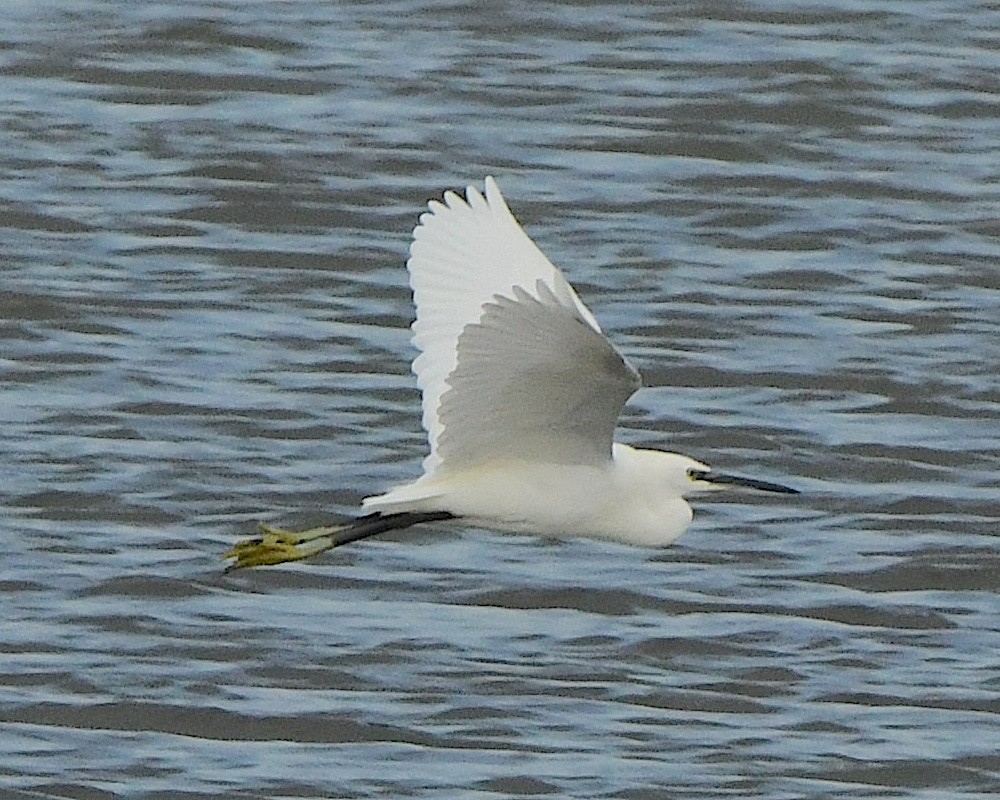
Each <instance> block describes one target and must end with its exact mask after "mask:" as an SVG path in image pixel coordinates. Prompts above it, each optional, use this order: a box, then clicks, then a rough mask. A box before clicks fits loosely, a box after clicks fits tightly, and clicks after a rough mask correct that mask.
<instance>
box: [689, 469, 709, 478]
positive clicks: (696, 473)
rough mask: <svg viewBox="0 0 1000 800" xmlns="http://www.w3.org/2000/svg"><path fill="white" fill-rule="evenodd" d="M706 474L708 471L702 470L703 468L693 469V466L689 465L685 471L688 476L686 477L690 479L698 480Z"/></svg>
mask: <svg viewBox="0 0 1000 800" xmlns="http://www.w3.org/2000/svg"><path fill="white" fill-rule="evenodd" d="M707 474H708V473H707V472H705V470H703V469H695V468H694V467H691V468H690V469H689V470H688V471H687V476H688V478H689V479H690V480H692V481H700V480H701V479H702V478H704V477H705V476H706V475H707Z"/></svg>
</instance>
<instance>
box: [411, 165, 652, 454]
mask: <svg viewBox="0 0 1000 800" xmlns="http://www.w3.org/2000/svg"><path fill="white" fill-rule="evenodd" d="M428 207H429V209H430V210H429V211H428V212H426V213H424V214H423V215H421V217H420V223H419V225H417V227H416V229H415V230H414V232H413V243H412V245H411V247H410V259H409V261H408V262H407V269H408V270H409V272H410V285H411V286H412V288H413V297H414V302H415V303H416V307H417V319H416V322H414V324H413V343H414V345H416V347H417V348H418V349H419V350H420V351H421V352H420V355H418V356H417V358H416V360H415V361H414V362H413V371H414V372H415V373H416V376H417V383H418V385H419V386H420V389H421V391H422V393H423V424H424V428H425V429H426V430H427V434H428V438H429V440H430V447H431V452H430V455H428V456H427V458H426V459H425V460H424V470H425V472H426V473H430V472H433V471H434V470H435V469H436V468H437V467H438V465H439V464H441V462H442V459H444V458H448V459H449V460H450V459H452V458H454V459H456V461H458V460H461V461H465V460H467V459H468V458H470V457H471V453H472V451H471V450H470V447H469V446H466V445H463V444H459V440H460V437H461V438H462V439H464V438H465V437H466V436H470V437H471V438H470V439H469V440H468V441H470V442H471V441H475V442H477V444H478V445H479V446H484V445H486V444H487V443H488V442H487V439H488V437H489V436H491V433H490V431H491V430H492V431H493V433H495V432H496V431H497V430H498V428H497V427H496V426H497V425H503V424H507V423H509V422H510V420H509V414H510V410H509V409H508V410H507V411H504V410H503V408H502V404H503V403H506V402H509V401H511V400H512V399H513V398H511V397H505V398H504V399H503V400H501V399H500V398H499V397H498V398H497V401H496V402H495V403H493V404H492V408H490V407H489V406H490V404H489V402H488V399H489V395H490V393H491V392H493V391H495V389H496V388H497V387H496V386H492V385H490V384H487V383H482V384H481V385H480V386H479V387H478V388H477V386H476V384H477V382H478V381H483V380H487V379H488V378H489V376H488V374H487V373H488V359H487V349H486V348H496V350H497V352H498V353H500V354H503V356H504V358H505V359H506V360H507V362H508V364H510V363H511V360H512V359H515V358H517V357H525V358H527V359H528V360H529V361H532V360H533V362H534V366H535V367H539V366H541V365H542V364H547V365H548V366H549V367H551V368H553V369H556V370H558V365H557V363H556V360H557V359H559V358H562V357H564V356H565V355H566V353H565V351H564V352H563V353H561V354H560V353H559V352H558V351H557V350H556V348H557V347H566V346H574V347H577V348H582V355H583V356H584V359H585V360H584V362H582V363H581V365H580V366H585V368H589V367H593V368H595V369H596V370H597V373H595V375H594V376H592V377H591V378H590V379H588V378H587V377H586V376H583V375H580V376H579V380H578V382H577V384H578V385H577V386H575V387H573V388H568V387H567V390H566V392H567V393H566V396H565V397H563V398H562V402H563V405H564V406H574V405H576V404H577V401H582V399H583V398H582V394H581V392H585V391H587V390H590V391H592V392H593V391H596V390H597V389H598V388H599V387H600V388H601V391H603V390H604V389H606V388H607V386H608V384H609V381H610V382H612V383H613V382H614V380H615V379H617V380H618V382H619V383H618V384H617V386H618V389H617V391H615V392H613V394H614V400H613V401H612V402H610V403H607V402H601V400H600V397H594V396H593V395H591V396H590V398H589V400H590V402H596V403H597V404H598V407H600V408H601V409H603V410H602V411H601V412H598V411H594V410H591V411H589V412H587V413H588V414H589V415H590V422H589V426H590V429H591V430H590V434H589V435H591V436H598V435H597V434H596V433H595V432H596V430H597V428H600V434H599V438H600V440H601V442H600V444H598V445H595V446H596V447H597V449H602V450H603V449H606V450H607V452H608V454H610V446H611V439H610V434H611V430H607V431H605V429H606V428H608V424H609V423H608V421H607V420H606V419H603V418H602V421H601V423H600V424H597V423H596V422H595V417H597V416H600V415H601V414H602V413H603V416H604V417H607V416H608V415H609V414H610V413H611V411H612V407H614V417H613V418H612V419H611V421H610V426H611V429H613V427H614V423H615V420H616V419H617V415H618V412H619V411H620V410H621V405H622V404H623V403H624V402H625V399H626V398H627V397H628V395H630V394H631V393H632V392H633V391H634V390H635V388H637V386H638V376H637V373H635V371H634V370H633V369H632V368H631V367H629V366H628V365H627V364H626V363H625V362H624V360H623V359H622V358H621V356H620V354H619V353H618V351H617V350H615V349H614V347H613V346H612V345H611V344H610V343H609V342H608V341H607V340H606V339H605V338H604V336H603V334H602V333H601V328H600V326H599V325H598V324H597V321H596V320H595V319H594V316H593V315H592V314H591V313H590V311H589V310H588V309H587V308H586V306H584V305H583V303H582V302H581V301H580V299H579V297H577V295H576V292H574V291H573V288H572V287H571V286H570V285H569V283H568V282H567V281H566V279H565V278H564V277H563V276H562V274H561V273H560V272H559V270H557V269H556V268H555V266H553V265H552V263H551V262H550V261H549V260H548V259H547V258H546V257H545V255H544V254H543V253H542V251H541V250H539V249H538V247H537V246H536V245H535V243H534V242H533V241H531V239H530V238H529V237H528V235H527V234H526V233H525V232H524V230H523V229H522V228H521V226H520V225H519V224H518V222H517V220H516V219H514V216H513V214H511V212H510V210H509V209H508V208H507V204H506V203H505V202H504V199H503V197H502V196H501V194H500V189H499V188H498V187H497V185H496V182H495V181H494V180H493V178H490V177H488V178H486V196H485V197H484V196H483V195H482V194H480V193H479V191H478V190H476V189H474V188H472V187H469V188H468V189H467V190H466V199H465V200H463V199H462V198H461V197H459V196H458V195H456V194H455V193H453V192H448V193H446V194H445V195H444V202H443V203H442V202H438V201H431V202H430V203H429V204H428ZM515 290H518V291H515ZM532 300H534V301H537V303H536V304H535V305H536V306H537V307H534V306H532V304H531V301H532ZM494 309H499V310H494ZM540 309H546V310H547V312H550V313H551V314H552V317H551V321H550V322H548V323H546V322H544V321H543V317H544V316H545V315H543V314H540V313H539V310H540ZM529 324H530V325H534V326H535V328H536V332H537V333H540V334H541V333H543V332H544V335H545V336H552V337H554V338H553V339H552V340H551V341H552V346H551V348H550V350H549V352H548V353H541V352H534V353H529V352H527V351H526V350H525V349H524V346H523V342H522V344H520V345H519V344H514V343H512V342H510V341H508V338H507V337H508V334H512V333H514V330H513V328H511V327H510V326H512V325H514V326H519V325H529ZM470 325H480V329H479V332H478V333H472V332H470V333H469V337H470V347H469V353H470V358H471V361H470V364H469V366H468V369H466V368H465V366H464V364H463V365H462V369H461V370H460V371H459V373H458V374H457V375H455V376H454V378H453V379H451V376H452V373H454V372H455V370H456V367H459V366H460V364H459V358H460V352H461V351H462V350H463V347H462V346H460V337H462V335H463V332H464V331H466V329H467V328H468V326H470ZM556 341H558V344H556ZM598 342H600V343H601V344H598ZM471 344H475V347H471ZM477 348H478V349H477ZM519 348H520V349H519ZM473 350H475V351H476V352H477V353H478V355H472V352H473ZM493 357H494V356H490V358H493ZM615 360H617V362H618V364H620V365H622V366H611V365H612V364H613V363H614V362H615ZM622 369H624V370H625V371H626V372H621V370H622ZM521 374H522V377H521V378H510V379H508V384H507V385H508V388H513V387H515V386H516V385H517V380H523V375H524V374H526V373H524V371H523V370H522V372H521ZM536 374H537V373H536ZM446 393H449V397H448V398H446V397H445V395H446ZM464 398H468V402H469V403H470V406H469V409H471V408H475V409H476V410H477V413H478V415H479V416H470V415H469V414H468V413H467V411H468V409H465V407H464V406H463V402H464ZM443 401H444V402H443ZM619 401H620V402H619ZM516 407H517V403H516V402H515V405H514V408H516ZM580 407H581V408H582V406H580ZM463 409H465V410H463ZM534 413H535V419H534V422H533V423H532V424H533V425H534V427H535V428H536V429H538V428H542V427H544V425H543V424H542V422H543V421H542V420H541V419H540V418H539V417H538V412H537V411H536V412H534ZM552 422H553V426H552V428H551V430H552V431H553V433H554V434H555V433H556V432H557V431H559V430H560V426H559V424H558V422H557V420H552ZM477 423H478V424H477ZM453 425H454V426H455V428H456V430H455V433H454V436H452V435H451V434H450V432H449V434H448V435H447V436H446V435H445V431H446V429H450V428H451V427H452V426H453ZM563 427H565V426H563ZM458 428H461V429H462V431H463V432H462V433H461V435H460V434H459V433H458V430H457V429H458ZM476 431H479V434H478V435H473V434H475V433H476ZM605 433H606V434H607V436H606V437H605ZM549 438H550V441H551V437H549ZM605 438H606V441H604V440H605ZM449 441H450V444H448V443H447V442H449ZM512 446H513V439H508V441H507V444H505V445H504V449H505V450H508V449H510V447H512ZM593 451H594V447H591V448H590V452H593ZM479 453H480V458H482V457H483V456H484V455H486V453H484V451H482V450H480V451H479ZM525 455H533V456H534V455H537V454H536V453H532V454H525ZM607 457H610V455H608V456H607ZM587 460H590V459H589V458H588V459H587Z"/></svg>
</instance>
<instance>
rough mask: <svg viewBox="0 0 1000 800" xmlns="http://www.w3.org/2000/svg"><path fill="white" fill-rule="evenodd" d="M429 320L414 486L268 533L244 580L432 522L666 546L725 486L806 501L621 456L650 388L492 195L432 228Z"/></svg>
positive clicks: (467, 203) (427, 260)
mask: <svg viewBox="0 0 1000 800" xmlns="http://www.w3.org/2000/svg"><path fill="white" fill-rule="evenodd" d="M407 268H408V269H409V272H410V283H411V285H412V287H413V293H414V301H415V303H416V307H417V319H416V322H415V323H414V325H413V332H414V336H413V341H414V344H415V345H416V347H417V348H418V349H419V350H420V354H419V355H418V356H417V358H416V359H415V361H414V364H413V370H414V372H415V373H416V376H417V383H418V385H419V386H420V389H421V392H422V396H423V424H424V427H425V428H426V430H427V433H428V439H429V443H430V453H429V454H428V456H427V458H425V459H424V473H423V475H421V476H420V477H419V478H417V479H416V480H415V481H413V482H412V483H408V484H406V485H404V486H400V487H397V488H395V489H392V490H390V491H388V492H386V493H385V494H381V495H377V496H373V497H368V498H366V499H365V500H364V502H363V505H364V507H365V509H366V510H367V511H369V512H371V513H370V514H368V515H367V516H364V517H361V518H359V519H358V520H356V521H354V522H352V523H348V524H347V525H342V526H333V527H328V528H316V529H313V530H312V531H305V532H303V533H290V532H287V531H281V530H276V529H270V528H265V534H264V536H263V537H260V538H258V539H253V540H249V541H246V542H242V543H240V544H238V545H237V546H236V548H234V549H233V550H232V551H231V552H230V553H229V555H230V556H232V557H235V558H236V559H237V560H236V564H235V566H236V567H242V566H255V565H259V564H269V563H278V562H281V561H289V560H294V559H298V558H305V557H307V556H311V555H315V554H316V553H317V552H322V551H323V550H326V549H329V548H330V547H335V546H337V545H339V544H343V543H345V542H348V541H354V540H355V539H359V538H363V537H365V536H369V535H373V534H374V533H381V532H382V531H384V530H390V529H392V528H401V527H408V526H410V525H414V524H417V523H420V522H428V521H438V520H444V519H451V518H456V517H457V518H462V519H464V520H467V521H469V522H472V523H474V524H478V525H483V526H489V527H497V528H502V529H505V530H513V531H519V532H526V533H536V534H542V535H548V536H590V537H596V538H601V539H608V540H614V541H621V542H627V543H631V544H638V545H653V546H656V545H666V544H669V543H670V542H672V541H674V540H675V539H676V538H677V537H678V536H680V535H681V534H682V533H683V532H684V530H685V529H686V528H687V527H688V525H689V524H690V522H691V518H692V512H691V507H690V506H689V505H688V503H687V501H686V500H685V499H684V495H686V494H689V493H691V492H695V491H704V490H710V489H713V488H719V487H720V486H723V485H740V486H746V487H749V488H756V489H762V490H765V491H774V492H786V493H793V492H794V490H791V489H788V488H786V487H784V486H780V485H778V484H773V483H768V482H766V481H759V480H755V479H750V478H736V477H733V476H729V475H718V474H716V473H713V472H712V471H711V470H710V468H709V467H708V466H707V465H705V464H702V463H700V462H698V461H695V460H693V459H690V458H688V457H686V456H682V455H678V454H675V453H665V452H662V451H659V450H644V449H639V448H633V447H630V446H628V445H624V444H619V443H615V442H614V441H613V434H614V429H615V426H616V424H617V420H618V416H619V414H620V413H621V409H622V407H623V406H624V404H625V401H626V400H627V399H628V398H629V397H630V396H631V395H632V394H633V393H634V392H635V391H636V390H637V389H638V388H639V386H640V379H639V373H638V372H637V371H636V370H635V369H634V368H633V367H632V366H631V365H630V364H629V363H628V362H627V361H626V360H625V358H624V357H623V356H622V355H621V353H619V352H618V350H617V349H616V348H615V347H614V346H613V345H612V344H611V343H610V342H609V341H608V339H607V338H606V337H605V336H604V334H603V333H602V331H601V328H600V326H599V325H598V323H597V321H596V319H595V318H594V316H593V315H592V314H591V313H590V311H589V310H588V309H587V307H586V306H585V305H584V304H583V303H582V302H581V301H580V299H579V297H577V295H576V292H574V291H573V288H572V287H571V286H570V285H569V283H568V282H567V281H566V279H565V278H564V277H563V275H562V273H560V272H559V270H558V269H556V268H555V267H554V266H553V265H552V263H551V262H549V260H548V259H547V258H546V257H545V256H544V254H542V252H541V251H540V250H539V249H538V247H537V246H536V245H535V244H534V242H532V241H531V239H530V238H529V237H528V235H527V234H526V233H525V232H524V230H523V229H522V228H521V226H520V225H519V224H518V222H517V220H515V219H514V216H513V215H512V214H511V213H510V210H509V209H508V208H507V204H506V203H505V202H504V199H503V197H502V195H501V194H500V190H499V188H498V187H497V185H496V183H495V182H494V181H493V179H492V178H487V179H486V192H485V195H484V194H481V193H480V192H479V191H478V190H476V189H474V188H471V187H470V188H469V189H468V190H467V192H466V196H465V198H464V199H463V198H461V197H459V196H458V195H456V194H454V193H452V192H448V193H446V194H445V196H444V202H438V201H432V202H431V203H430V204H429V211H428V212H426V213H425V214H423V215H422V216H421V218H420V224H419V225H418V226H417V228H416V229H415V231H414V240H413V244H412V246H411V249H410V259H409V261H408V262H407Z"/></svg>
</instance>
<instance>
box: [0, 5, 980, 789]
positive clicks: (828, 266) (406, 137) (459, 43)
mask: <svg viewBox="0 0 1000 800" xmlns="http://www.w3.org/2000/svg"><path fill="white" fill-rule="evenodd" d="M3 15H4V19H3V23H2V25H0V259H2V260H0V502H2V508H3V517H2V519H3V521H2V523H0V525H2V531H0V536H2V539H0V544H2V567H0V598H2V603H3V606H2V620H3V621H2V623H0V794H2V796H3V797H4V798H14V799H15V800H27V799H28V798H49V797H59V798H87V800H93V799H95V798H96V799H97V800H105V799H106V798H141V800H151V799H152V798H174V797H183V798H189V799H194V800H202V799H203V798H232V797H240V798H261V799H263V798H320V797H322V798H355V797H357V798H363V797H414V798H476V799H477V800H478V799H479V798H500V797H515V796H522V795H544V796H553V797H564V798H627V799H629V800H639V799H640V798H664V797H668V798H717V797H738V798H746V797H754V798H766V799H767V800H777V799H779V798H802V797H817V798H818V797H823V798H848V797H849V798H867V797H878V798H903V797H905V798H922V799H926V800H941V799H943V798H963V799H964V798H973V797H984V798H985V797H992V796H995V795H996V793H997V792H1000V667H998V661H1000V657H998V651H1000V615H998V612H1000V601H998V597H997V592H998V590H1000V542H998V537H997V534H998V531H997V516H998V512H997V503H998V492H997V485H998V481H997V469H998V455H1000V446H998V435H1000V424H998V418H1000V392H998V378H997V373H998V365H1000V261H998V255H1000V222H998V216H1000V202H998V201H1000V94H998V86H1000V79H998V75H1000V7H998V6H997V4H996V3H980V2H960V1H959V0H950V1H948V0H943V1H942V2H931V1H930V0H910V1H909V2H875V1H874V0H857V1H856V2H848V3H817V4H802V3H799V2H795V3H792V2H787V3H786V2H778V0H762V1H761V2H747V3H726V2H704V3H662V2H653V0H647V1H646V2H635V3H628V4H624V3H623V4H610V3H609V4H600V3H592V2H569V1H566V0H564V1H563V2H534V3H514V2H509V3H508V2H489V3H486V2H472V3H450V2H420V1H419V0H400V1H399V2H387V3H363V2H297V3H279V2H236V1H235V0H229V1H228V2H227V1H226V0H219V1H218V2H160V3H128V2H90V1H88V0H64V2H43V3H28V2H23V3H18V2H13V3H8V4H5V5H4V7H3ZM487 173H492V174H494V175H496V177H497V179H498V180H499V181H500V184H501V186H502V188H503V189H504V191H505V193H506V195H507V197H508V200H509V202H510V204H511V206H512V207H513V209H514V210H515V213H517V214H518V216H519V217H520V219H521V220H522V222H523V223H524V224H525V226H526V227H527V229H528V230H529V232H530V233H531V234H532V235H533V236H534V237H535V238H536V239H537V241H538V242H539V244H540V245H541V246H542V248H543V249H544V250H545V251H546V252H547V253H548V255H549V256H550V258H552V260H553V261H554V262H555V263H556V264H558V265H560V266H561V267H563V269H564V270H565V271H566V272H567V274H568V276H569V277H570V280H571V281H573V282H574V284H575V285H576V286H577V288H578V291H579V292H580V294H581V296H582V297H583V298H584V300H585V301H586V302H588V304H589V305H590V306H591V307H592V308H593V310H594V312H595V314H596V315H597V317H598V319H599V320H600V321H601V322H602V324H603V326H604V328H605V329H606V330H607V331H608V333H609V335H610V336H611V337H612V338H613V339H614V340H615V341H616V342H617V343H618V344H619V345H620V346H621V348H622V349H623V350H624V351H625V352H626V353H627V354H628V355H629V356H630V357H631V359H632V360H633V361H634V363H636V364H637V366H638V367H639V368H640V369H641V370H642V371H643V372H644V374H645V376H646V380H647V383H648V384H650V385H651V387H652V388H649V389H646V390H644V391H643V392H642V393H640V394H639V395H638V396H637V397H636V398H635V401H634V402H633V403H632V404H631V405H630V408H629V409H628V411H627V413H626V415H625V417H624V419H623V425H622V431H621V436H622V437H623V438H624V439H625V440H627V441H629V442H633V443H639V444H643V445H648V446H661V447H666V448H670V449H677V450H680V451H682V452H685V453H688V454H690V455H693V456H696V457H698V458H701V459H704V460H707V461H710V462H711V463H713V464H715V465H716V467H718V468H722V469H725V470H727V471H733V472H741V473H745V474H759V475H761V476H763V477H767V478H771V479H776V480H782V481H787V482H788V483H791V484H794V485H795V486H797V487H799V488H800V489H802V490H803V491H804V494H803V495H802V496H801V497H798V498H783V497H776V496H768V497H759V498H757V497H748V496H735V495H734V496H731V497H729V498H728V499H720V500H718V501H716V500H714V499H713V501H711V502H708V501H698V502H697V503H696V505H697V512H696V520H695V524H694V526H693V527H692V528H691V529H690V530H689V531H688V533H687V534H686V535H685V536H684V537H683V538H682V539H681V541H680V542H679V543H678V544H677V545H676V546H674V547H672V548H670V549H667V550H664V551H650V550H644V549H638V548H629V547H625V546H616V545H608V544H601V543H595V542H590V541H583V540H571V541H561V542H552V541H546V540H541V539H536V538H532V537H526V536H511V535H504V534H500V533H497V532H491V531H482V530H473V529H467V528H463V527H462V526H460V525H451V526H441V527H438V528H432V529H428V530H426V531H423V532H421V531H419V530H413V531H410V532H406V533H402V534H399V535H396V536H391V537H386V538H384V539H382V540H380V541H375V540H372V541H368V542H364V543H359V544H358V545H356V546H353V547H351V548H345V549H344V550H342V551H338V552H336V553H332V554H329V555H328V556H326V557H323V558H322V559H320V560H318V561H316V562H312V563H304V564H299V565H292V566H287V567H282V568H276V569H272V570H264V571H255V572H248V573H238V574H233V575H228V576H226V575H223V574H221V567H222V562H221V560H220V555H221V553H222V552H224V550H225V549H226V548H227V547H228V546H229V545H230V544H231V543H232V542H234V541H235V540H236V539H237V538H238V537H240V536H244V535H247V534H249V533H252V532H253V530H254V525H255V523H256V521H258V520H268V521H272V522H280V523H285V524H289V525H303V524H309V523H316V522H320V521H324V520H327V519H329V518H330V517H332V516H336V515H340V514H345V513H350V512H352V511H353V510H354V509H355V507H356V505H357V503H358V501H359V500H360V498H361V497H362V496H364V495H365V494H367V493H372V492H377V491H381V490H383V489H384V488H385V487H387V486H389V485H391V484H393V483H395V482H400V481H404V480H409V479H410V478H412V477H413V476H414V475H415V474H417V471H418V470H419V463H420V459H421V457H422V455H423V453H424V447H425V445H424V440H423V433H422V431H421V430H420V425H419V397H418V395H417V392H416V389H415V385H414V381H413V379H412V377H411V375H410V374H409V360H410V358H411V357H412V355H413V353H412V351H411V349H410V347H409V344H408V338H409V334H408V330H407V326H408V324H409V322H410V321H411V319H412V308H411V305H410V298H409V292H408V288H407V285H406V273H405V270H404V268H403V264H404V260H405V254H406V248H407V244H408V240H409V236H410V231H411V230H412V227H413V225H414V224H415V222H416V218H417V216H418V214H419V213H420V212H421V210H422V209H423V207H424V203H425V202H426V200H427V199H428V198H430V197H433V196H439V195H440V193H441V192H442V191H443V190H444V189H447V188H457V187H462V186H464V185H465V184H467V183H476V184H481V180H482V177H483V176H484V175H485V174H487Z"/></svg>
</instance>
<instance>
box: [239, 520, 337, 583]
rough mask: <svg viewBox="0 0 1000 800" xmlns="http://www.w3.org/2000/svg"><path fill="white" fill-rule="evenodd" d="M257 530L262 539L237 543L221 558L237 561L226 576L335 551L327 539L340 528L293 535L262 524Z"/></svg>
mask: <svg viewBox="0 0 1000 800" xmlns="http://www.w3.org/2000/svg"><path fill="white" fill-rule="evenodd" d="M260 530H261V534H262V535H261V536H255V537H254V538H252V539H244V540H243V541H241V542H237V543H236V545H235V546H234V547H233V549H232V550H230V551H229V552H228V553H226V554H225V556H223V558H235V559H236V561H234V562H233V563H232V564H230V565H229V566H227V567H226V572H231V571H232V570H234V569H243V568H245V567H264V566H268V565H270V564H283V563H284V562H286V561H299V560H300V559H303V558H309V557H310V556H314V555H316V554H317V553H322V552H323V551H324V550H329V549H330V548H331V547H334V546H335V543H334V541H333V539H332V538H330V537H331V535H332V534H334V533H336V532H337V531H339V530H341V528H340V527H339V526H334V527H331V528H310V529H309V530H307V531H298V532H294V531H285V530H282V529H281V528H272V527H271V526H270V525H263V524H262V525H261V526H260Z"/></svg>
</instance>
